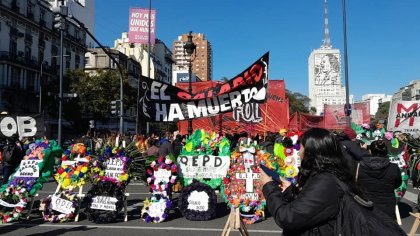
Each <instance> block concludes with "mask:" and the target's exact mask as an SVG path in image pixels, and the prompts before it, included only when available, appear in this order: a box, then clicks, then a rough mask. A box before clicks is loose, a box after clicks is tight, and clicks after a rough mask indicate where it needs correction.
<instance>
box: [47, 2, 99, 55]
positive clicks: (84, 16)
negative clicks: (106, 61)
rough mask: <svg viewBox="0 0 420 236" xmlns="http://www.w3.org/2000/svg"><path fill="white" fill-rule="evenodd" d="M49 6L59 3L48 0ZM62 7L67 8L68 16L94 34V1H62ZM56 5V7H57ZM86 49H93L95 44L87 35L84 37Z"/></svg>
mask: <svg viewBox="0 0 420 236" xmlns="http://www.w3.org/2000/svg"><path fill="white" fill-rule="evenodd" d="M48 2H50V4H51V6H53V7H54V6H58V5H60V3H61V1H59V0H48ZM63 3H64V5H65V6H67V7H68V12H69V15H71V16H73V17H75V18H76V19H78V20H79V21H80V22H83V24H84V25H85V27H86V28H87V29H88V30H89V32H90V33H91V34H93V35H94V34H95V0H71V1H70V0H65V1H63ZM57 4H58V5H57ZM86 47H87V48H93V47H95V42H94V41H93V39H92V38H91V37H90V36H89V35H87V37H86Z"/></svg>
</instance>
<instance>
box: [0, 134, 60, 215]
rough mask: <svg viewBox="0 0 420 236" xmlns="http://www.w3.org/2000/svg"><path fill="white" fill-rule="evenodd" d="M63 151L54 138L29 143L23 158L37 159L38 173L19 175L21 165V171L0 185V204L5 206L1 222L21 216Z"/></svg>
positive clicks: (0, 213)
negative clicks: (56, 158) (32, 175)
mask: <svg viewBox="0 0 420 236" xmlns="http://www.w3.org/2000/svg"><path fill="white" fill-rule="evenodd" d="M61 153H62V150H61V147H60V146H59V145H58V144H57V142H55V141H52V140H47V139H43V140H37V141H36V142H34V143H31V144H30V145H29V149H28V150H27V152H26V155H25V156H24V157H23V160H25V161H31V160H33V161H36V162H34V163H33V164H35V166H34V167H32V169H33V170H34V171H37V172H38V173H36V174H35V173H34V177H31V176H18V174H19V173H20V170H21V169H22V168H23V167H22V168H21V167H19V168H18V170H19V171H16V172H15V173H13V174H12V175H11V177H10V179H9V182H8V183H6V184H4V185H3V186H1V187H0V200H2V201H0V205H3V206H4V207H5V208H3V209H2V210H1V212H0V222H12V221H14V220H18V219H19V218H20V217H21V215H22V214H23V210H24V209H25V208H26V206H27V204H26V203H27V202H28V199H29V198H31V197H33V196H34V195H35V194H36V192H37V191H38V190H39V189H41V188H42V185H43V183H45V182H47V181H48V180H49V178H50V177H51V174H52V171H53V166H54V161H55V157H58V156H60V155H61ZM35 167H36V168H35ZM36 176H38V177H36Z"/></svg>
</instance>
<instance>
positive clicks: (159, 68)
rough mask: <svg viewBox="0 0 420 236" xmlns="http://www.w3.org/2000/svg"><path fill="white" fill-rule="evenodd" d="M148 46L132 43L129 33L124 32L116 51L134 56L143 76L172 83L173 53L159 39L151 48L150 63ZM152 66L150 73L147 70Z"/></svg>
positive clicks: (115, 45)
mask: <svg viewBox="0 0 420 236" xmlns="http://www.w3.org/2000/svg"><path fill="white" fill-rule="evenodd" d="M147 46H148V45H147V44H140V43H130V42H129V40H128V33H127V32H123V33H122V36H121V39H116V40H115V43H114V49H116V50H118V51H120V52H122V53H124V54H126V55H127V56H133V57H134V58H135V59H136V60H137V61H138V62H139V63H140V64H141V68H142V75H143V76H145V77H150V78H151V79H156V80H159V81H163V82H166V83H168V84H171V83H172V67H173V64H174V60H173V59H172V51H171V50H170V49H169V48H168V47H167V46H166V45H165V43H163V42H162V41H161V40H159V39H155V42H154V44H153V45H151V47H150V62H149V63H148V59H149V57H148V50H147ZM149 66H150V72H149V73H148V71H147V68H148V67H149Z"/></svg>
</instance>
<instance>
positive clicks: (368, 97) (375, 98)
mask: <svg viewBox="0 0 420 236" xmlns="http://www.w3.org/2000/svg"><path fill="white" fill-rule="evenodd" d="M391 99H392V95H386V94H365V95H363V96H362V102H369V108H370V115H371V116H375V114H376V112H377V111H378V108H379V106H380V105H381V104H382V103H384V102H389V101H391Z"/></svg>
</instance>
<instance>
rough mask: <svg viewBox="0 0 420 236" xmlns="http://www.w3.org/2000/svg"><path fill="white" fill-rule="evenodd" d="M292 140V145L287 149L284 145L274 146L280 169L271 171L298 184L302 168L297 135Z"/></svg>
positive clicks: (276, 144) (277, 144)
mask: <svg viewBox="0 0 420 236" xmlns="http://www.w3.org/2000/svg"><path fill="white" fill-rule="evenodd" d="M291 139H292V144H290V146H287V147H285V146H284V145H283V143H275V144H274V157H275V162H276V163H277V165H278V168H277V169H276V168H271V169H273V170H276V171H277V172H278V173H279V174H280V175H281V176H283V177H285V178H286V179H287V180H288V181H290V182H292V183H293V184H295V183H296V182H297V176H298V174H299V167H300V157H299V155H298V153H299V150H300V145H299V144H298V143H297V140H298V137H297V134H294V135H293V138H291ZM269 168H270V167H269Z"/></svg>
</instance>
